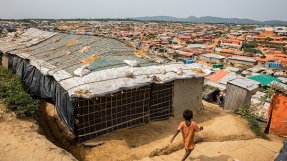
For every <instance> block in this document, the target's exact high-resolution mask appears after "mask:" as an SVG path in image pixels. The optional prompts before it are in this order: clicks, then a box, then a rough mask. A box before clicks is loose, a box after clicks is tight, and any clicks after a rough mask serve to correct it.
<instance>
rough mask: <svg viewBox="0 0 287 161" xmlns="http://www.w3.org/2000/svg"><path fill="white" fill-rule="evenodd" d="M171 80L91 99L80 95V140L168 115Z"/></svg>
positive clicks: (78, 121) (165, 117)
mask: <svg viewBox="0 0 287 161" xmlns="http://www.w3.org/2000/svg"><path fill="white" fill-rule="evenodd" d="M172 96H173V82H171V83H167V84H162V85H156V84H153V85H148V86H144V87H141V88H137V89H133V90H125V91H122V92H118V93H115V94H112V95H107V96H103V97H98V98H92V99H83V98H81V99H79V100H78V107H77V116H76V125H77V127H76V129H77V130H76V133H77V136H78V138H79V141H80V142H84V141H87V140H91V139H93V138H96V137H98V136H101V135H103V134H108V133H112V132H114V131H116V130H119V129H124V128H131V127H134V126H139V125H143V124H146V123H149V122H150V121H154V120H163V119H168V118H169V117H170V116H171V115H172V113H173V108H172Z"/></svg>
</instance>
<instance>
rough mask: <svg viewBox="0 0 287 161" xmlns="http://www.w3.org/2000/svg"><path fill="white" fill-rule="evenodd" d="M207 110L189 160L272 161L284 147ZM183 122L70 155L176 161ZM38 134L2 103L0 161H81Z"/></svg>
mask: <svg viewBox="0 0 287 161" xmlns="http://www.w3.org/2000/svg"><path fill="white" fill-rule="evenodd" d="M203 104H204V107H205V108H204V110H200V111H195V112H194V120H195V121H196V122H197V123H198V124H199V125H200V126H203V127H204V130H203V131H202V132H200V133H198V134H197V135H196V143H197V144H196V148H195V150H194V151H193V152H192V155H191V156H190V158H189V159H188V160H195V161H210V160H215V161H233V160H234V159H238V160H239V161H257V160H258V161H261V160H262V161H269V160H272V159H273V158H274V157H275V156H276V155H277V153H278V152H279V150H280V148H281V147H282V139H281V138H275V137H272V138H271V140H270V141H267V140H262V139H257V138H256V137H255V135H254V134H253V133H252V132H251V130H250V129H249V126H248V124H247V122H246V121H245V120H244V119H242V118H240V117H239V116H236V115H234V114H232V113H228V112H225V111H223V110H222V109H221V108H219V107H218V106H215V105H213V104H210V103H207V102H203ZM51 118H52V117H51ZM52 119H53V118H52ZM181 120H182V118H181V116H176V117H174V118H171V119H169V120H165V121H158V122H152V123H150V124H147V125H144V126H140V127H136V128H131V129H124V130H119V131H117V132H115V133H112V134H109V135H105V136H102V137H99V138H97V139H94V140H91V141H89V142H87V143H89V144H93V145H99V146H97V147H93V148H90V147H89V148H88V147H85V146H83V144H80V143H78V144H71V145H69V148H68V151H69V152H71V153H72V154H73V155H74V156H76V157H77V158H78V159H80V160H83V161H133V160H142V161H152V160H154V161H177V160H180V159H181V157H182V155H183V153H184V149H183V145H182V139H181V136H180V135H178V137H177V138H176V139H175V140H174V142H173V143H172V144H171V143H169V141H170V138H171V136H172V135H173V134H174V132H175V130H176V128H177V126H178V124H179V122H180V121H181ZM51 123H53V121H51ZM51 128H53V129H54V130H56V129H57V128H55V127H54V126H51V127H47V128H45V130H48V129H51ZM38 132H40V131H39V127H38V125H37V123H36V122H35V121H34V120H32V119H30V120H20V119H16V118H15V116H14V115H13V113H8V112H6V111H5V110H4V107H3V106H2V104H1V102H0V161H14V160H21V161H26V160H27V161H38V160H41V161H46V160H47V161H48V160H49V161H50V160H52V161H53V160H55V161H58V160H63V161H69V160H76V159H75V158H74V157H73V156H72V155H71V154H69V153H68V152H67V151H65V150H63V149H61V148H59V147H57V146H55V145H54V144H52V143H51V142H50V141H48V140H47V138H46V137H45V136H43V135H40V134H39V133H38ZM48 132H49V131H48ZM50 132H52V131H50ZM52 133H53V132H52ZM58 140H63V138H59V139H58Z"/></svg>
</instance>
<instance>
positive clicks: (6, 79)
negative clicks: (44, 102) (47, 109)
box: [0, 66, 39, 117]
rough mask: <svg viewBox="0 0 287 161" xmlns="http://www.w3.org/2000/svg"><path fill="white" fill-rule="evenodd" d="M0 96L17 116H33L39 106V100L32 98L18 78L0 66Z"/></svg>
mask: <svg viewBox="0 0 287 161" xmlns="http://www.w3.org/2000/svg"><path fill="white" fill-rule="evenodd" d="M0 98H2V99H4V103H5V104H6V105H7V107H8V109H10V110H12V111H14V112H15V113H16V114H17V116H18V117H25V116H28V117H30V116H33V115H34V114H35V112H36V110H37V109H38V107H39V101H38V100H35V99H33V98H32V97H31V96H30V95H29V94H28V93H27V92H26V91H25V88H24V86H23V85H22V83H21V81H20V79H19V78H18V77H17V76H16V75H15V74H13V73H12V72H10V71H8V70H7V69H5V68H3V67H2V66H0Z"/></svg>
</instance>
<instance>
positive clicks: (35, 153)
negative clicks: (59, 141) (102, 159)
mask: <svg viewBox="0 0 287 161" xmlns="http://www.w3.org/2000/svg"><path fill="white" fill-rule="evenodd" d="M0 161H76V159H75V158H74V157H73V156H72V155H71V154H70V153H68V152H66V151H65V150H63V149H61V148H59V147H57V146H56V145H54V144H53V143H51V142H50V141H49V140H47V139H46V137H45V136H43V135H40V134H39V127H38V125H37V123H36V122H35V121H34V120H32V119H28V120H20V119H17V118H16V117H15V115H14V114H13V113H11V112H7V111H6V109H5V107H4V106H3V103H2V102H0Z"/></svg>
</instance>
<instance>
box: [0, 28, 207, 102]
mask: <svg viewBox="0 0 287 161" xmlns="http://www.w3.org/2000/svg"><path fill="white" fill-rule="evenodd" d="M0 51H2V52H4V53H9V54H12V55H17V56H18V57H20V58H22V59H27V60H29V61H30V64H31V65H32V66H34V67H36V68H37V69H38V70H40V72H41V73H42V74H44V75H51V76H53V77H54V78H55V80H56V81H58V82H59V83H60V84H61V86H62V87H63V88H64V89H65V90H67V91H68V93H69V95H70V96H73V97H85V98H90V97H94V96H102V95H106V94H111V93H115V92H118V91H121V90H123V89H131V88H136V87H140V86H144V85H147V84H150V83H154V82H156V83H165V82H169V81H173V80H176V79H187V78H194V77H204V76H207V75H209V74H210V73H211V71H210V70H209V68H208V67H205V66H203V65H201V64H182V63H173V62H168V61H167V60H166V59H163V58H159V57H157V56H155V55H152V54H149V53H144V52H140V51H139V52H135V50H134V48H131V47H129V46H127V45H126V44H124V43H122V42H120V41H117V40H115V39H110V38H104V37H97V36H86V35H68V34H62V33H52V32H46V31H41V30H38V29H29V30H27V31H26V32H24V33H23V34H21V35H19V36H17V37H15V36H14V37H6V38H2V39H0ZM124 60H131V61H137V63H138V64H139V66H138V67H132V66H129V65H128V64H126V63H125V62H124ZM78 69H81V70H86V71H88V73H87V74H86V75H84V76H82V77H80V76H78V75H75V71H76V70H78ZM199 70H200V71H199ZM127 74H129V75H130V76H129V77H127ZM79 89H80V90H81V89H85V90H88V91H89V92H88V93H78V92H76V91H78V90H79Z"/></svg>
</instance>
